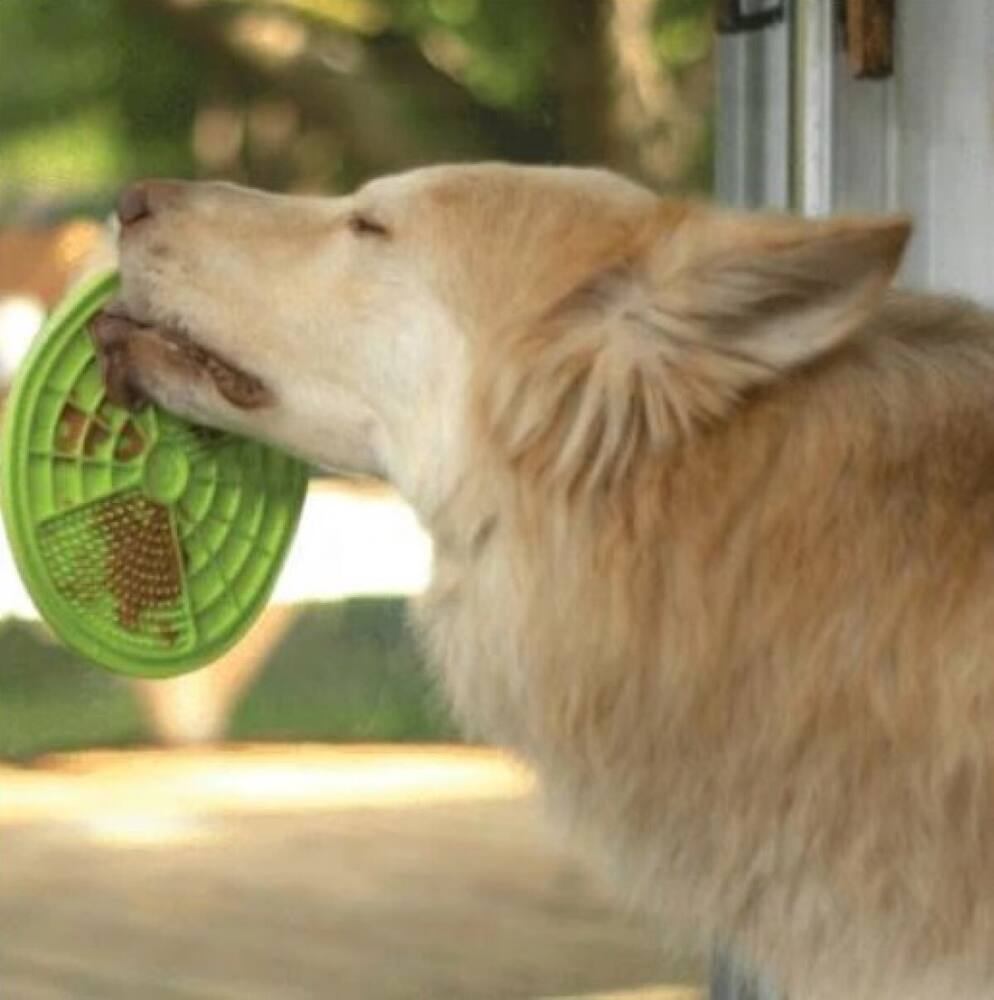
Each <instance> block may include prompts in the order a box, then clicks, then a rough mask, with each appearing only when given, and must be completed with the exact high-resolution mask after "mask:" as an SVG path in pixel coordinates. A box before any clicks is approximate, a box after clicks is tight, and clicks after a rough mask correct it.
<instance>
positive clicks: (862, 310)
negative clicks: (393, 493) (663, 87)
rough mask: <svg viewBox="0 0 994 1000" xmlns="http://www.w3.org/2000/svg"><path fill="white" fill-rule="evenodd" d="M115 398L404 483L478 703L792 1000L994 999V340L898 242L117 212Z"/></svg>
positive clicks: (427, 182)
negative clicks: (898, 283)
mask: <svg viewBox="0 0 994 1000" xmlns="http://www.w3.org/2000/svg"><path fill="white" fill-rule="evenodd" d="M120 214H121V221H122V234H121V255H122V257H121V262H122V268H123V290H122V295H121V299H120V302H118V303H116V304H115V305H114V306H113V307H112V308H111V309H110V310H109V312H108V315H107V316H105V317H104V318H103V319H102V320H100V321H99V322H98V323H97V324H96V326H95V332H96V335H97V337H98V339H99V340H100V342H101V344H102V349H103V351H104V357H105V362H106V365H107V369H108V377H109V379H110V381H111V383H112V384H113V385H115V386H116V387H117V391H118V393H119V395H122V396H124V397H128V396H129V395H131V394H134V393H140V394H146V395H149V396H152V397H154V398H155V399H157V400H158V401H160V402H161V403H162V404H163V405H165V406H167V407H170V408H172V409H174V410H177V411H179V412H180V413H183V414H185V415H187V416H189V417H192V418H194V419H197V420H201V421H206V422H208V423H212V424H217V425H220V426H224V427H229V428H233V429H235V430H238V431H241V432H243V433H247V434H252V435H255V436H258V437H260V438H265V439H268V440H270V441H272V442H274V443H276V444H278V445H280V446H282V447H284V448H287V449H289V450H292V451H295V452H297V453H299V454H301V455H303V456H305V457H307V458H310V459H312V460H314V461H316V462H319V463H321V464H323V465H328V466H335V467H340V468H346V469H350V470H355V471H359V472H365V473H373V474H376V475H380V476H383V477H385V478H387V479H389V480H391V481H392V482H393V483H394V484H396V486H397V487H398V488H399V489H400V490H401V491H402V492H403V494H404V495H405V496H406V497H407V498H408V500H409V501H410V502H411V503H412V504H413V505H414V507H415V508H416V509H417V511H418V512H419V514H420V516H421V518H422V519H423V521H424V523H425V525H426V526H427V527H428V529H429V530H430V531H431V534H432V536H433V537H434V540H435V544H436V562H437V565H436V571H435V579H434V583H433V586H432V588H431V590H430V592H429V594H428V595H427V597H426V599H425V600H424V602H423V604H422V605H421V607H420V608H419V611H418V617H419V619H420V622H421V623H422V625H423V630H424V634H425V637H426V642H427V645H428V647H429V650H430V652H431V657H432V660H433V662H434V663H436V664H437V666H438V669H439V671H440V674H441V676H442V678H443V681H444V685H445V688H446V690H447V692H448V694H449V696H450V698H451V700H452V703H453V705H454V707H455V710H456V712H457V714H458V716H459V718H461V719H462V720H463V722H464V723H465V724H466V726H467V727H468V728H469V729H470V730H471V731H472V732H474V733H478V734H482V735H484V736H486V737H487V738H490V739H493V740H496V741H499V742H502V743H504V744H506V745H508V746H510V747H513V748H514V749H515V750H516V751H517V752H519V753H520V754H521V755H523V756H524V757H525V758H526V759H527V760H528V761H529V762H530V763H531V764H532V765H533V766H534V767H535V768H536V770H537V772H538V774H539V775H540V777H541V779H542V781H543V784H544V787H545V789H546V792H547V793H548V796H549V799H550V801H551V802H552V803H553V805H554V807H555V812H556V814H557V815H558V816H559V817H560V818H561V819H562V820H563V821H564V822H565V823H567V824H568V826H569V827H570V829H571V830H572V832H573V835H574V836H575V837H576V838H578V839H579V840H580V841H582V842H583V843H585V844H586V845H587V846H588V847H589V848H590V850H591V852H592V854H593V856H595V857H598V858H600V859H601V860H602V861H603V862H604V864H605V865H606V867H607V868H608V869H609V871H610V872H611V873H612V876H613V878H614V880H615V882H616V884H617V885H618V886H619V887H621V889H622V890H623V891H624V892H626V893H627V895H628V897H629V898H630V899H631V900H632V901H633V902H635V903H637V904H638V905H639V906H641V907H644V908H648V909H649V910H652V911H654V912H657V913H659V914H660V915H662V916H665V917H666V919H667V920H668V921H669V922H670V925H671V926H677V927H681V928H685V929H688V930H689V931H691V932H692V933H693V934H694V935H695V936H696V938H697V939H698V940H700V941H702V942H707V941H710V940H715V939H717V940H722V941H726V942H730V943H731V944H732V946H733V947H734V948H735V949H736V950H737V952H738V953H739V954H740V955H741V956H742V958H743V959H744V960H746V961H747V962H750V963H752V964H754V965H755V967H757V968H759V969H761V970H763V971H764V972H765V973H766V974H768V975H769V977H770V979H771V981H773V982H774V983H775V984H777V985H778V986H779V987H781V988H782V989H784V990H785V991H787V993H788V994H789V995H790V996H791V997H792V998H797V1000H800V998H805V1000H806V998H814V1000H842V998H848V1000H857V998H867V1000H869V998H873V1000H889V998H894V1000H897V998H901V1000H909V998H921V1000H924V998H929V1000H936V998H942V1000H952V998H963V1000H965V998H978V997H994V318H992V317H991V316H989V315H988V314H986V313H984V312H982V311H980V310H979V309H977V308H974V307H973V306H971V305H969V304H967V303H963V302H959V301H953V300H949V299H942V298H934V297H923V296H918V295H912V294H906V293H898V292H893V291H890V290H889V285H890V281H891V278H892V276H893V274H894V272H895V270H896V268H897V266H898V264H899V261H900V257H901V253H902V249H903V247H904V244H905V242H906V239H907V237H908V232H909V227H908V225H907V223H906V222H905V221H903V220H899V219H889V220H873V219H850V220H831V221H824V222H810V221H802V220H798V219H793V218H786V217H772V216H769V217H768V216H750V215H740V214H733V213H730V212H727V211H723V210H719V209H717V208H713V207H710V206H708V205H705V204H697V203H684V202H680V201H675V200H668V199H660V198H658V197H656V196H655V195H654V194H652V193H650V192H649V191H646V190H645V189H643V188H641V187H639V186H637V185H634V184H631V183H629V182H627V181H625V180H622V179H621V178H618V177H616V176H613V175H610V174H607V173H604V172H599V171H584V170H574V169H567V168H544V169H543V168H523V167H508V166H501V165H481V166H454V167H440V168H431V169H423V170H418V171H414V172H412V173H409V174H405V175H401V176H397V177H391V178H386V179H383V180H378V181H376V182H374V183H372V184H369V185H367V186H366V187H364V188H362V189H361V190H360V191H358V192H357V193H356V194H354V195H353V196H350V197H344V198H332V199H304V198H288V197H276V196H272V195H264V194H260V193H257V192H250V191H245V190H241V189H237V188H232V187H227V186H220V185H181V184H177V183H172V182H147V183H145V184H143V185H139V186H137V187H134V188H131V189H129V191H127V192H126V193H125V195H124V196H122V200H121V209H120Z"/></svg>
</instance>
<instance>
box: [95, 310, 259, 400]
mask: <svg viewBox="0 0 994 1000" xmlns="http://www.w3.org/2000/svg"><path fill="white" fill-rule="evenodd" d="M89 329H90V335H91V336H92V337H93V341H94V343H95V344H96V347H97V356H98V358H99V361H100V370H101V374H102V376H103V380H104V386H105V388H106V390H107V398H108V399H109V400H110V401H111V402H112V403H116V404H117V405H118V406H124V407H126V408H127V409H129V410H130V409H136V408H138V407H140V406H141V405H142V404H143V403H144V402H145V401H146V397H145V394H144V393H143V392H142V390H141V388H140V386H139V385H138V383H137V380H136V379H135V377H134V374H133V371H134V364H133V358H132V345H133V343H134V339H135V338H137V337H155V338H156V339H157V340H158V342H159V344H160V346H161V347H162V349H163V350H164V351H166V352H168V353H169V354H171V355H173V358H174V360H175V361H178V362H181V363H182V364H183V365H185V366H187V367H188V368H189V369H190V371H191V374H195V373H206V374H207V375H209V376H210V378H211V381H212V382H213V383H214V387H215V388H216V389H217V391H218V392H219V393H220V394H221V396H222V397H223V398H224V399H225V400H227V401H228V402H229V403H230V404H231V405H232V406H235V407H237V408H238V409H241V410H254V409H258V408H259V407H261V406H265V405H266V404H267V403H268V402H269V401H270V399H271V397H270V394H269V390H268V389H267V388H266V387H265V385H263V383H262V382H261V381H260V380H259V379H257V378H256V377H255V376H254V375H249V374H248V373H247V372H243V371H241V370H240V369H238V368H236V367H235V366H234V365H230V364H228V363H227V362H226V361H222V360H221V359H220V358H219V357H217V356H216V355H214V354H211V352H210V351H207V350H205V349H204V348H202V347H200V346H199V345H197V344H195V343H194V342H193V341H191V340H189V339H187V338H186V337H181V336H179V335H176V334H172V333H170V332H168V331H164V330H161V329H159V328H157V327H153V326H142V325H141V324H138V323H135V322H134V321H133V320H131V319H128V318H127V317H126V316H121V315H118V314H116V313H113V312H102V313H98V314H97V315H96V316H95V317H94V318H93V320H91V322H90V326H89Z"/></svg>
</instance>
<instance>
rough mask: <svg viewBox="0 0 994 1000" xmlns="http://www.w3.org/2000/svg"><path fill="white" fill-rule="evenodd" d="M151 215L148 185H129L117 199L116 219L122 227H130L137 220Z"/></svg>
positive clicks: (142, 183) (139, 183)
mask: <svg viewBox="0 0 994 1000" xmlns="http://www.w3.org/2000/svg"><path fill="white" fill-rule="evenodd" d="M151 214H152V200H151V198H150V197H149V190H148V183H147V182H146V181H138V183H136V184H129V185H128V186H127V187H126V188H125V189H124V190H123V191H122V192H121V193H120V194H119V195H118V198H117V218H118V221H119V222H120V223H121V225H122V226H130V225H131V224H132V223H133V222H137V221H138V220H139V219H144V218H146V217H147V216H149V215H151Z"/></svg>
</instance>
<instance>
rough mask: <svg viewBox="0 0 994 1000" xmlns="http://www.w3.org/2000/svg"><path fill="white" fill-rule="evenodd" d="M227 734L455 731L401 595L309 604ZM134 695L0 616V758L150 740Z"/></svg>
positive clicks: (294, 736)
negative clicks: (425, 664)
mask: <svg viewBox="0 0 994 1000" xmlns="http://www.w3.org/2000/svg"><path fill="white" fill-rule="evenodd" d="M228 736H229V738H230V739H232V740H242V741H246V740H288V741H297V740H328V741H335V742H346V741H350V742H351V741H366V742H394V741H398V742H399V741H415V740H421V741H432V740H441V739H453V738H455V736H456V733H455V729H454V727H453V725H452V723H451V722H450V720H449V718H448V716H447V714H446V712H445V710H444V708H443V707H442V704H441V701H440V699H439V697H438V695H437V692H436V690H435V687H434V685H433V684H432V682H431V680H430V678H429V677H428V676H427V674H426V672H425V670H424V667H423V664H422V660H421V656H420V654H419V652H418V649H417V645H416V643H415V641H414V639H413V637H412V636H411V634H410V632H409V630H408V628H407V625H406V621H405V609H404V602H403V601H400V600H381V599H362V600H353V601H346V602H342V603H340V604H322V605H313V606H310V607H308V608H306V609H304V611H303V612H302V613H301V615H300V617H299V618H298V620H297V621H296V622H295V624H294V625H293V627H292V628H291V629H290V631H289V633H288V634H287V636H286V638H285V639H284V641H283V642H282V643H281V644H280V646H279V647H278V648H277V649H275V650H274V651H273V654H272V656H271V657H270V659H269V662H268V663H267V664H266V666H265V667H264V669H263V671H262V673H261V674H260V676H259V677H258V679H257V680H256V682H255V683H254V684H253V685H252V686H251V687H250V688H249V689H248V691H247V692H246V693H245V694H244V696H243V697H242V700H241V702H240V703H239V704H238V705H236V706H235V710H234V714H233V716H232V719H231V725H230V730H229V734H228ZM150 739H151V734H150V731H149V729H148V727H147V725H146V722H145V720H144V718H143V716H142V714H141V710H140V707H139V705H138V703H137V700H136V699H135V696H134V693H133V692H132V690H131V688H130V687H129V686H128V684H127V682H126V681H125V680H124V679H123V678H121V677H118V676H117V675H115V674H111V673H109V672H107V671H104V670H100V669H98V668H96V667H92V666H89V665H88V664H86V663H84V662H82V661H81V660H80V659H79V658H78V657H76V656H75V655H74V654H73V653H71V652H69V651H68V650H66V649H64V648H63V647H61V646H60V645H58V644H56V643H54V642H53V641H51V640H50V639H48V637H47V634H46V633H45V632H44V630H43V629H41V628H40V627H37V626H34V625H26V624H23V623H6V624H4V623H0V757H6V758H8V759H12V760H23V759H27V758H30V757H33V756H37V755H38V754H42V753H46V752H50V751H55V750H72V749H81V748H84V747H94V746H120V745H134V744H142V743H147V742H149V740H150Z"/></svg>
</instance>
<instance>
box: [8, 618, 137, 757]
mask: <svg viewBox="0 0 994 1000" xmlns="http://www.w3.org/2000/svg"><path fill="white" fill-rule="evenodd" d="M147 740H148V730H147V729H146V726H145V722H144V720H143V718H142V716H141V712H140V709H139V707H138V704H137V701H136V700H135V697H134V695H133V693H132V692H131V690H130V689H129V688H128V685H127V683H126V682H125V681H124V680H123V678H120V677H118V676H116V675H114V674H111V673H108V672H107V671H104V670H98V669H97V668H95V667H91V666H89V665H87V664H85V663H84V662H83V661H82V660H80V659H79V657H77V656H75V655H74V654H73V653H71V652H69V650H67V649H65V648H63V647H62V646H60V645H58V644H57V643H55V642H54V641H53V640H51V639H49V638H48V636H47V634H46V633H45V632H44V630H43V629H42V628H41V627H40V626H36V625H26V624H24V623H21V622H8V623H0V756H3V757H7V758H11V759H15V760H20V759H24V758H27V757H33V756H36V755H38V754H41V753H46V752H49V751H53V750H71V749H76V748H79V747H87V746H115V745H122V744H134V743H143V742H146V741H147Z"/></svg>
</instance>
